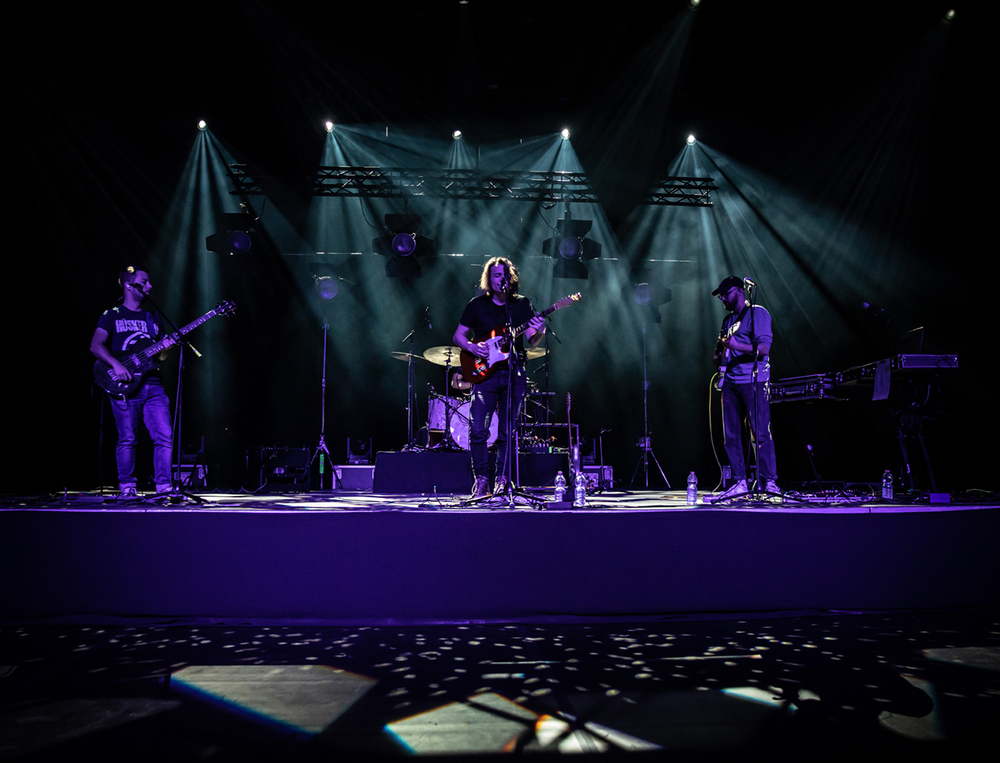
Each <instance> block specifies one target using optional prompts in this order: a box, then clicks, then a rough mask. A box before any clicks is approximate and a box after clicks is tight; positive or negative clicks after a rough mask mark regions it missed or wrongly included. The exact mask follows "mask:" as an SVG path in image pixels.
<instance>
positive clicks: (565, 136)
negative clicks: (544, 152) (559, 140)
mask: <svg viewBox="0 0 1000 763" xmlns="http://www.w3.org/2000/svg"><path fill="white" fill-rule="evenodd" d="M561 134H562V136H563V140H569V128H568V127H564V128H563V131H562V133H561Z"/></svg>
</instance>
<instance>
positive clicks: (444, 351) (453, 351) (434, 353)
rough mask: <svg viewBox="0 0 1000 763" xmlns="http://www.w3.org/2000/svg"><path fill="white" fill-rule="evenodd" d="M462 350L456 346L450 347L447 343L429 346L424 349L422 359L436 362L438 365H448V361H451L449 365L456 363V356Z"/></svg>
mask: <svg viewBox="0 0 1000 763" xmlns="http://www.w3.org/2000/svg"><path fill="white" fill-rule="evenodd" d="M461 353H462V350H461V349H460V348H458V347H452V346H449V345H442V346H440V347H430V348H428V349H426V350H424V360H429V361H430V362H431V363H436V364H437V365H439V366H446V365H448V361H449V360H450V361H451V365H453V366H454V365H457V364H458V356H459V355H461Z"/></svg>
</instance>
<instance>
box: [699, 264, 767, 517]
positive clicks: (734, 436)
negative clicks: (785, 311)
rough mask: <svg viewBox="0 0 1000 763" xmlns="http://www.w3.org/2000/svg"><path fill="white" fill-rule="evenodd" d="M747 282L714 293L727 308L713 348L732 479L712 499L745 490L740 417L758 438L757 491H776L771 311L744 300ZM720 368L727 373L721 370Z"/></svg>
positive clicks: (731, 282) (730, 281) (732, 281)
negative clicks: (728, 485)
mask: <svg viewBox="0 0 1000 763" xmlns="http://www.w3.org/2000/svg"><path fill="white" fill-rule="evenodd" d="M752 287H753V284H752V282H750V281H744V279H742V278H737V277H736V276H729V277H728V278H725V279H723V281H722V283H720V284H719V288H717V289H716V290H715V291H713V292H712V296H716V297H718V298H719V299H720V300H722V304H723V305H725V307H726V310H728V311H729V315H727V316H726V317H725V318H724V319H723V321H722V332H721V334H720V339H719V345H718V347H717V348H716V352H715V364H716V366H718V367H719V370H720V380H719V384H720V385H721V388H722V426H723V431H724V432H725V437H726V455H727V456H728V457H729V466H730V467H731V468H732V471H733V479H735V480H736V483H735V484H734V485H733V486H732V487H730V488H729V489H728V490H726V491H725V492H724V493H722V494H720V495H719V496H717V497H716V498H715V501H723V500H727V499H730V498H735V497H737V496H740V495H743V494H745V493H747V492H749V489H748V487H747V477H746V458H745V456H744V453H743V421H744V420H747V421H748V422H749V424H750V428H751V430H752V432H753V434H754V437H755V439H756V442H757V459H758V460H757V464H758V477H759V479H761V480H763V485H760V484H759V483H758V491H759V490H761V489H763V491H764V492H767V493H773V494H779V495H780V490H779V489H778V485H777V483H776V480H777V478H778V473H777V468H776V466H775V459H774V441H773V440H772V439H771V406H770V403H769V398H770V379H771V365H770V363H769V362H768V357H769V355H770V352H771V341H772V334H771V314H770V313H769V312H768V311H767V310H766V309H765V308H763V307H761V306H760V305H752V304H751V303H750V302H749V301H748V300H747V294H746V289H747V288H752ZM723 368H724V369H725V371H724V372H723Z"/></svg>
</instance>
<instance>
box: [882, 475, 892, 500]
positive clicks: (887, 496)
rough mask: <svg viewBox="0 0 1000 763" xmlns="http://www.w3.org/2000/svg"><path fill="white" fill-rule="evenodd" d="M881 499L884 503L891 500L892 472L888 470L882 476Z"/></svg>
mask: <svg viewBox="0 0 1000 763" xmlns="http://www.w3.org/2000/svg"><path fill="white" fill-rule="evenodd" d="M882 498H883V499H884V500H886V501H891V500H892V472H891V471H889V470H888V469H886V470H885V474H883V475H882Z"/></svg>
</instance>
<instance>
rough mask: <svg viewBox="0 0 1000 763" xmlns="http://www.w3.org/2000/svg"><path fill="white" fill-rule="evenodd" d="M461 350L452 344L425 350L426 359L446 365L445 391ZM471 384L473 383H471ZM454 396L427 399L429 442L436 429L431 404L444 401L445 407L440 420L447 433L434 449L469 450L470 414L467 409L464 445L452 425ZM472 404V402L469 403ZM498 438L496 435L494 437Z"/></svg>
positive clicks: (442, 405)
mask: <svg viewBox="0 0 1000 763" xmlns="http://www.w3.org/2000/svg"><path fill="white" fill-rule="evenodd" d="M461 352H462V351H461V350H460V349H459V348H458V347H453V346H450V345H442V346H440V347H430V348H428V349H426V350H424V359H425V360H428V361H430V362H431V363H434V364H435V365H439V366H444V389H445V392H447V391H448V386H449V384H450V382H451V381H452V378H451V368H452V360H453V359H457V358H458V357H459V355H460V354H461ZM470 386H471V385H470ZM452 400H453V398H449V397H438V398H437V399H436V400H435V399H433V398H432V399H429V400H428V401H427V408H428V410H427V432H428V442H429V441H430V432H431V431H432V430H434V429H435V427H434V426H433V425H432V424H431V422H432V421H433V420H434V414H433V413H432V412H431V408H430V406H431V404H432V403H435V402H440V401H444V402H443V403H442V404H441V408H443V413H444V418H443V420H442V421H440V423H441V424H443V428H442V429H443V431H444V433H445V435H444V438H443V439H442V441H441V442H440V443H438V444H436V445H434V446H433V448H431V449H432V450H446V449H447V450H468V449H469V448H468V439H469V428H468V421H469V419H468V415H467V413H468V412H467V411H466V419H465V421H466V426H465V428H464V430H463V431H464V434H465V441H466V442H465V445H462V444H461V443H460V442H459V441H458V440H456V439H455V436H456V432H455V428H454V427H453V426H452V416H453V413H454V411H455V406H453V405H452V404H451V403H450V401H452ZM469 405H470V406H471V403H470V404H469ZM494 439H496V437H494Z"/></svg>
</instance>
